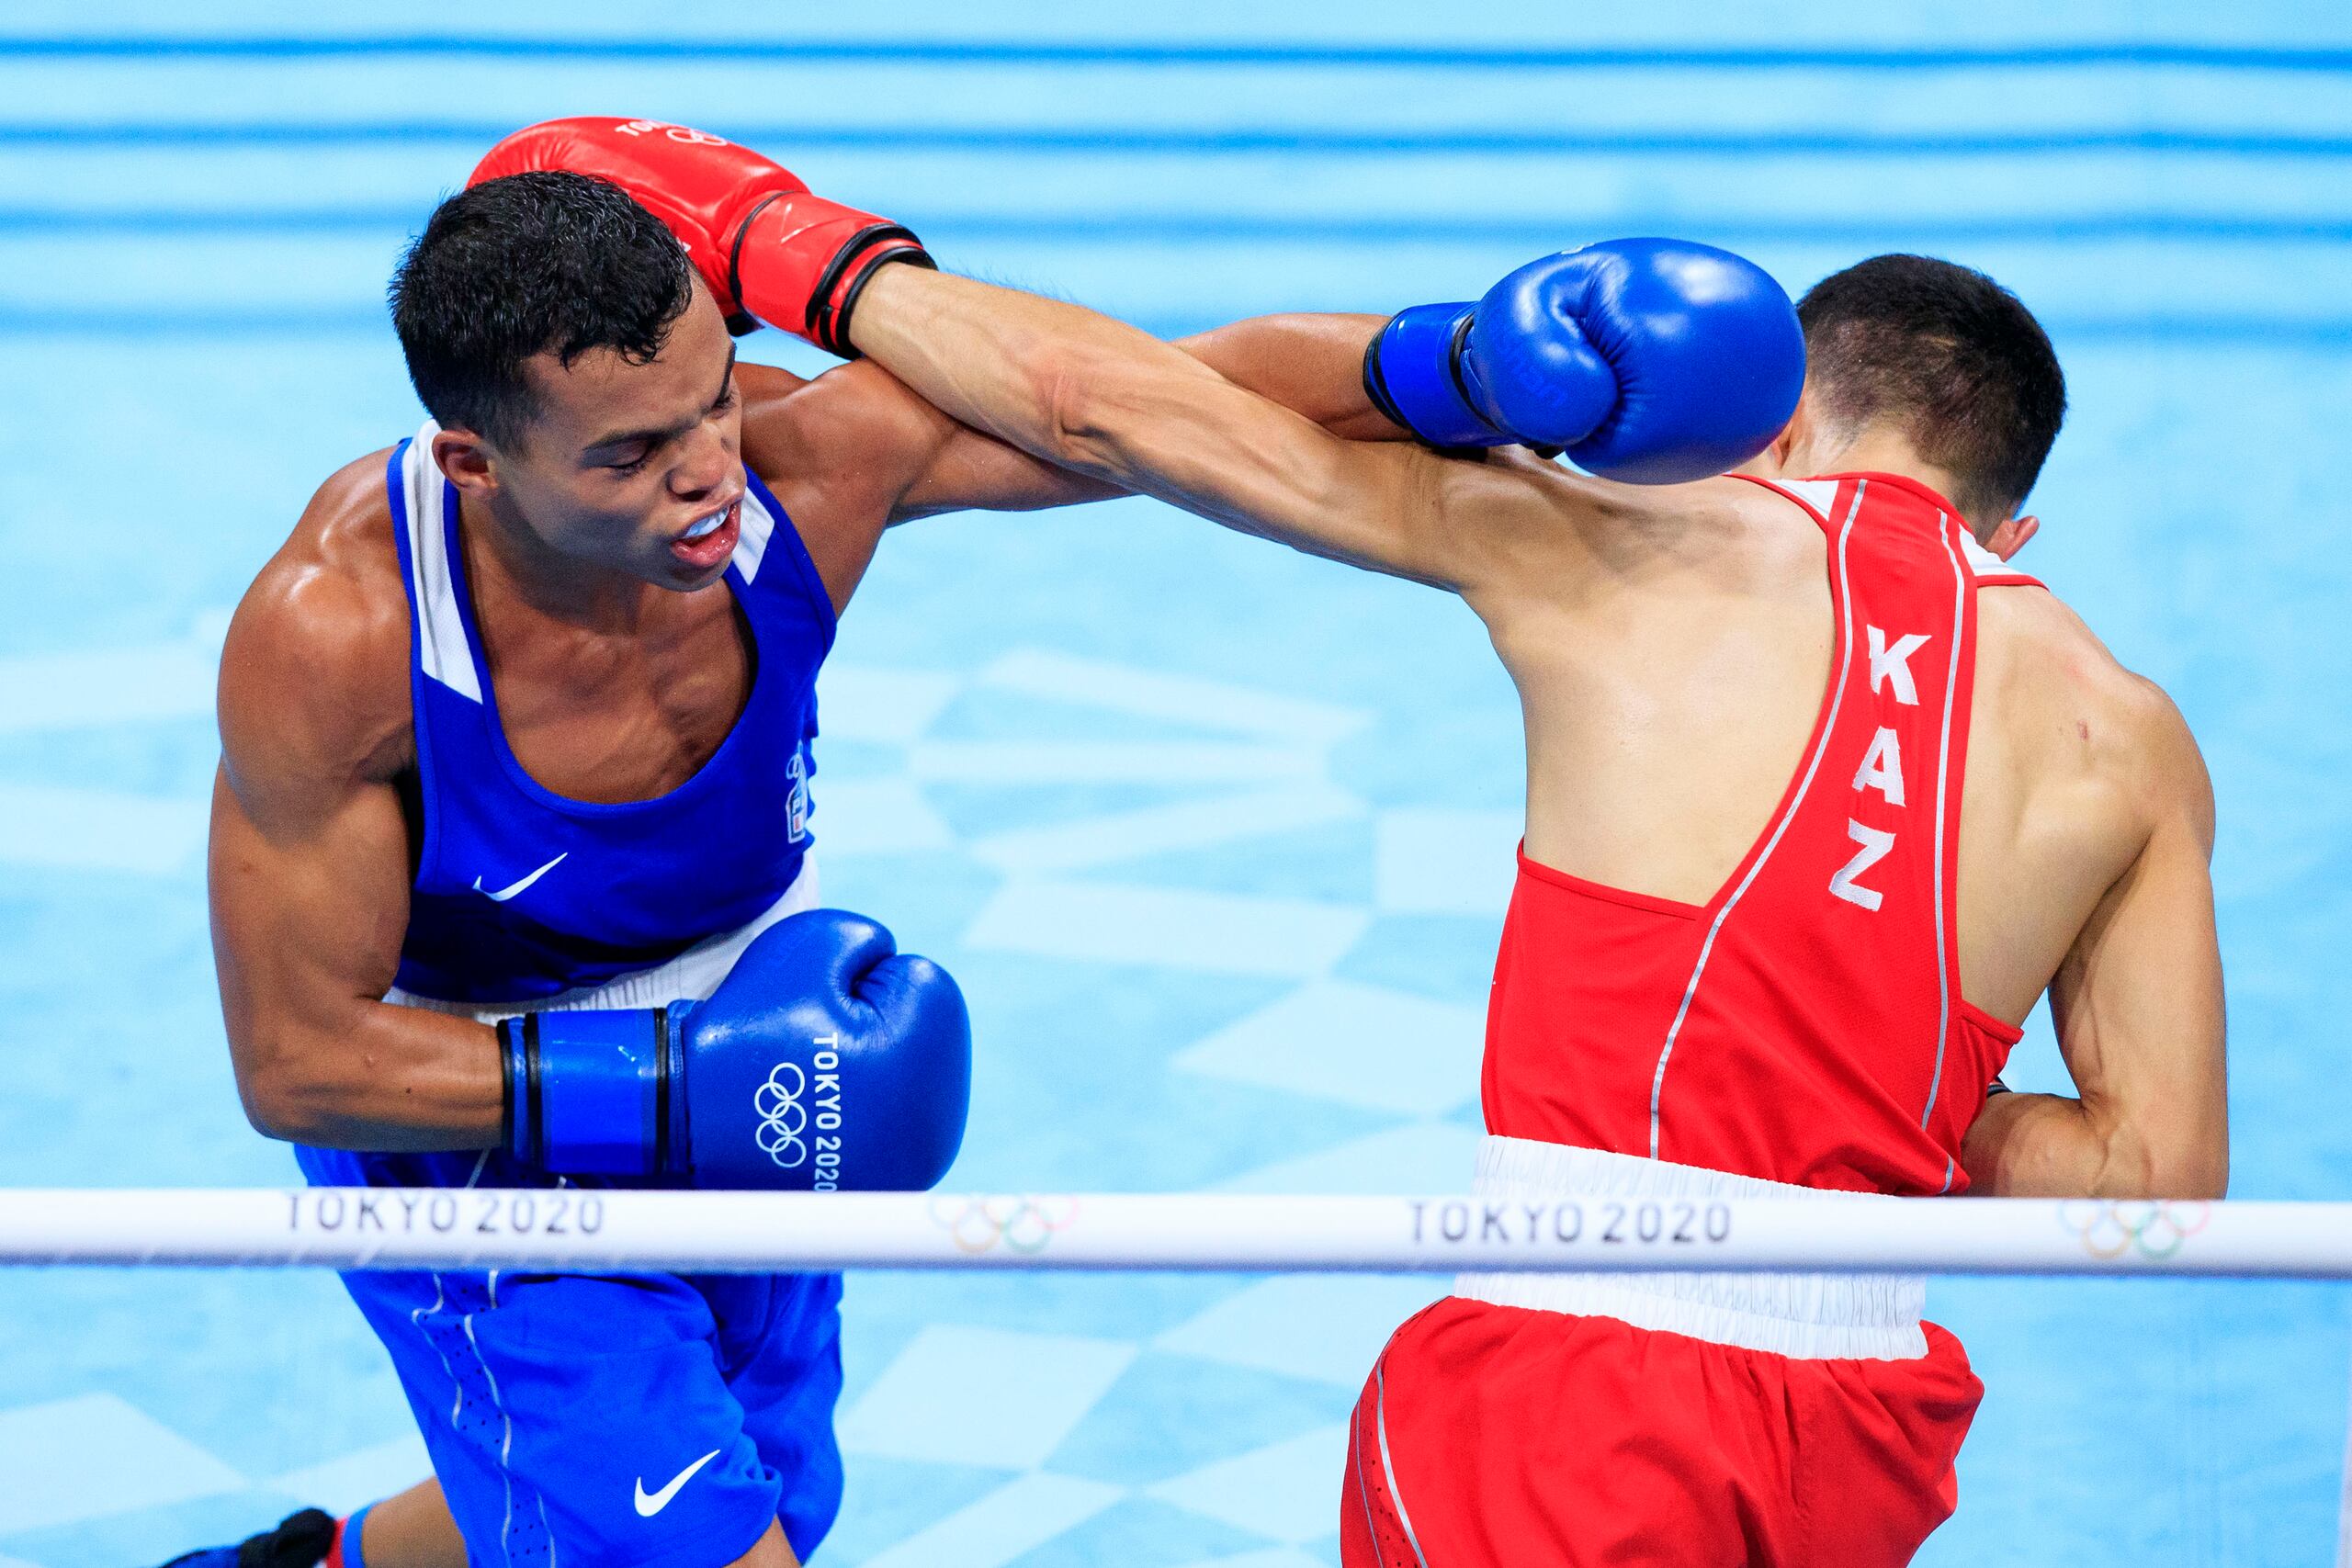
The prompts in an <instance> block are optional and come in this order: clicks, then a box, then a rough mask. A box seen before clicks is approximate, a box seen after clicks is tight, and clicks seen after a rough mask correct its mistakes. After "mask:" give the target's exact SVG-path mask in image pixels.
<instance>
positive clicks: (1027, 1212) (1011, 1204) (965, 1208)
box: [931, 1193, 1079, 1256]
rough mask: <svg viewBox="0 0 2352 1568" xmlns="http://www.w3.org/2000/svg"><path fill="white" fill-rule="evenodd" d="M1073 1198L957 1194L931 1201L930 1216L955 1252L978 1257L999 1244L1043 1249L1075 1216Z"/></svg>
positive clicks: (1028, 1250) (1016, 1249)
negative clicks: (952, 1245)
mask: <svg viewBox="0 0 2352 1568" xmlns="http://www.w3.org/2000/svg"><path fill="white" fill-rule="evenodd" d="M1078 1207H1079V1206H1078V1201H1077V1200H1076V1199H1074V1198H1019V1197H961V1196H951V1195H949V1194H946V1193H941V1194H938V1195H935V1196H934V1197H933V1199H932V1201H931V1217H932V1220H933V1223H934V1224H937V1225H938V1226H939V1227H940V1228H941V1229H942V1230H944V1231H945V1232H946V1233H947V1235H948V1239H950V1240H951V1241H953V1242H954V1243H955V1244H956V1250H957V1251H959V1252H966V1253H970V1254H972V1255H974V1256H978V1255H979V1254H981V1253H985V1252H992V1251H994V1250H995V1249H996V1248H997V1247H999V1246H1000V1245H1001V1246H1002V1247H1004V1249H1005V1250H1006V1251H1008V1252H1020V1253H1036V1252H1043V1251H1044V1250H1045V1249H1046V1244H1047V1243H1049V1242H1051V1241H1052V1240H1053V1239H1054V1235H1055V1233H1056V1232H1057V1231H1059V1230H1061V1229H1062V1228H1063V1227H1064V1226H1066V1225H1068V1224H1069V1223H1070V1222H1071V1221H1072V1220H1074V1219H1076V1218H1078Z"/></svg>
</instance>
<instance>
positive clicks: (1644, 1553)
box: [1340, 1296, 1985, 1568]
mask: <svg viewBox="0 0 2352 1568" xmlns="http://www.w3.org/2000/svg"><path fill="white" fill-rule="evenodd" d="M1922 1326H1923V1327H1924V1329H1925V1332H1926V1335H1927V1341H1928V1353H1927V1354H1926V1355H1924V1356H1920V1357H1917V1358H1914V1359H1908V1360H1863V1359H1819V1360H1816V1359H1796V1358H1792V1357H1788V1356H1781V1355H1776V1354H1773V1353H1771V1352H1770V1351H1764V1350H1751V1349H1746V1348H1741V1347H1738V1346H1732V1345H1717V1344H1713V1343H1710V1342H1708V1341H1706V1340H1703V1339H1693V1338H1689V1337H1685V1336H1683V1335H1680V1334H1669V1333H1663V1332H1658V1331H1656V1330H1651V1329H1645V1328H1636V1327H1634V1326H1632V1325H1629V1324H1625V1323H1621V1322H1619V1321H1618V1320H1617V1319H1615V1318H1612V1317H1584V1316H1574V1315H1570V1314H1565V1313H1556V1312H1538V1311H1532V1310H1530V1309H1528V1308H1524V1307H1510V1306H1497V1305H1492V1304H1489V1303H1485V1302H1476V1301H1467V1300H1464V1299H1463V1298H1461V1297H1458V1296H1449V1297H1447V1298H1446V1299H1445V1300H1443V1301H1442V1302H1439V1303H1436V1304H1435V1305H1433V1306H1431V1307H1430V1308H1429V1309H1427V1310H1426V1311H1424V1312H1422V1313H1421V1314H1419V1316H1417V1317H1415V1318H1413V1319H1412V1320H1411V1321H1409V1322H1408V1323H1407V1324H1406V1325H1404V1326H1403V1327H1402V1328H1400V1329H1398V1330H1397V1333H1396V1336H1395V1337H1393V1338H1391V1339H1390V1340H1389V1342H1388V1348H1387V1349H1386V1350H1385V1352H1384V1353H1383V1354H1382V1357H1381V1359H1380V1361H1379V1363H1378V1364H1377V1365H1375V1366H1374V1369H1373V1373H1372V1377H1371V1378H1370V1380H1369V1381H1367V1382H1365V1384H1364V1390H1363V1395H1362V1396H1361V1397H1360V1398H1359V1399H1358V1400H1357V1402H1356V1409H1355V1416H1354V1419H1353V1421H1352V1423H1351V1427H1350V1433H1349V1445H1348V1447H1349V1453H1348V1472H1347V1483H1346V1492H1345V1495H1344V1496H1343V1498H1342V1502H1341V1509H1340V1561H1341V1562H1343V1563H1345V1564H1346V1568H1474V1565H1483V1564H1488V1563H1498V1564H1500V1563H1507V1564H1510V1565H1511V1568H1521V1565H1529V1568H1532V1565H1534V1564H1544V1565H1546V1568H1549V1565H1552V1564H1560V1565H1562V1568H1600V1565H1602V1564H1608V1565H1610V1568H1634V1565H1641V1568H1648V1565H1652V1564H1656V1565H1657V1568H1668V1565H1669V1564H1670V1565H1672V1568H1739V1565H1753V1568H1765V1565H1773V1568H1877V1565H1879V1564H1889V1565H1892V1564H1897V1563H1904V1562H1909V1561H1910V1560H1911V1556H1912V1553H1913V1552H1915V1551H1917V1550H1918V1547H1919V1543H1920V1542H1921V1541H1923V1540H1927V1538H1928V1532H1929V1531H1931V1530H1933V1529H1935V1528H1936V1527H1937V1526H1938V1525H1939V1524H1941V1523H1942V1522H1943V1521H1944V1520H1945V1519H1946V1518H1947V1517H1950V1516H1951V1511H1952V1507H1953V1505H1954V1504H1955V1503H1956V1502H1957V1501H1958V1500H1959V1488H1958V1485H1957V1482H1956V1478H1955V1477H1954V1475H1953V1473H1952V1461H1954V1459H1956V1458H1957V1457H1958V1455H1959V1453H1960V1444H1961V1439H1962V1438H1963V1437H1965V1436H1966V1435H1967V1433H1968V1423H1969V1421H1970V1419H1971V1418H1972V1417H1973V1416H1974V1415H1975V1413H1976V1405H1977V1402H1978V1400H1979V1399H1981V1398H1982V1397H1983V1395H1984V1392H1985V1389H1984V1385H1983V1384H1982V1383H1980V1382H1977V1381H1976V1375H1975V1374H1974V1373H1973V1372H1972V1371H1969V1367H1968V1356H1967V1353H1966V1352H1965V1351H1963V1350H1962V1348H1961V1346H1960V1341H1959V1340H1957V1339H1955V1338H1953V1337H1951V1335H1950V1334H1948V1333H1946V1332H1945V1331H1944V1330H1943V1329H1941V1328H1939V1327H1937V1326H1936V1325H1934V1324H1927V1325H1922Z"/></svg>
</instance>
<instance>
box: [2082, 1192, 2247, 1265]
mask: <svg viewBox="0 0 2352 1568" xmlns="http://www.w3.org/2000/svg"><path fill="white" fill-rule="evenodd" d="M2058 1216H2059V1223H2060V1224H2064V1226H2065V1227H2066V1228H2067V1229H2068V1230H2069V1231H2072V1232H2073V1233H2074V1235H2075V1240H2076V1241H2079V1242H2081V1243H2082V1244H2083V1250H2084V1251H2085V1252H2087V1253H2089V1254H2090V1255H2091V1256H2092V1257H2093V1258H2099V1259H2100V1260H2102V1261H2105V1260H2107V1259H2110V1258H2121V1257H2123V1256H2124V1255H2125V1254H2127V1253H2136V1254H2137V1255H2138V1256H2140V1257H2141V1258H2145V1259H2147V1260H2148V1261H2149V1262H2151V1263H2161V1262H2163V1261H2164V1260H2165V1258H2170V1257H2172V1256H2173V1255H2174V1254H2176V1253H2177V1252H2178V1251H2179V1250H2180V1249H2181V1248H2182V1247H2186V1246H2187V1245H2188V1238H2189V1237H2190V1236H2193V1235H2196V1234H2197V1233H2198V1232H2199V1231H2201V1230H2203V1229H2204V1228H2205V1225H2206V1222H2208V1221H2209V1220H2211V1218H2212V1217H2213V1210H2212V1205H2211V1204H2210V1203H2201V1202H2183V1203H2168V1202H2163V1201H2156V1200H2131V1201H2108V1202H2091V1201H2076V1202H2071V1203H2062V1204H2060V1205H2059V1209H2058Z"/></svg>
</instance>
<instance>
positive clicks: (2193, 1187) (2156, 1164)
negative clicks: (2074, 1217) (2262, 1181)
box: [2098, 1143, 2230, 1201]
mask: <svg viewBox="0 0 2352 1568" xmlns="http://www.w3.org/2000/svg"><path fill="white" fill-rule="evenodd" d="M2229 1187H2230V1156H2229V1151H2228V1150H2227V1149H2226V1148H2216V1147H2205V1146H2194V1147H2181V1148H2171V1149H2158V1148H2152V1147H2149V1146H2148V1145H2145V1144H2140V1143H2134V1144H2132V1145H2130V1146H2129V1147H2126V1148H2123V1149H2110V1150H2109V1157H2108V1161H2107V1165H2106V1168H2105V1169H2104V1170H2102V1171H2101V1172H2100V1179H2099V1182H2098V1196H2099V1197H2102V1198H2143V1199H2156V1200H2171V1201H2201V1200H2211V1199H2218V1198H2222V1197H2224V1196H2226V1195H2227V1193H2228V1191H2229Z"/></svg>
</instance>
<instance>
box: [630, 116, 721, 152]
mask: <svg viewBox="0 0 2352 1568" xmlns="http://www.w3.org/2000/svg"><path fill="white" fill-rule="evenodd" d="M613 129H614V130H617V131H619V132H620V133H621V134H622V135H623V136H650V135H652V134H654V133H655V132H656V131H659V132H660V133H661V134H662V135H663V136H666V137H668V138H669V139H670V140H671V141H679V142H684V144H685V145H686V146H689V147H725V146H728V145H729V141H728V140H727V138H725V137H723V136H713V135H712V134H711V133H710V132H709V131H707V130H695V128H694V127H692V126H690V125H676V124H673V123H672V122H671V121H669V120H666V119H632V120H625V121H623V122H622V123H621V124H619V125H616V126H615V127H613Z"/></svg>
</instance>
